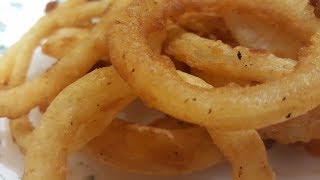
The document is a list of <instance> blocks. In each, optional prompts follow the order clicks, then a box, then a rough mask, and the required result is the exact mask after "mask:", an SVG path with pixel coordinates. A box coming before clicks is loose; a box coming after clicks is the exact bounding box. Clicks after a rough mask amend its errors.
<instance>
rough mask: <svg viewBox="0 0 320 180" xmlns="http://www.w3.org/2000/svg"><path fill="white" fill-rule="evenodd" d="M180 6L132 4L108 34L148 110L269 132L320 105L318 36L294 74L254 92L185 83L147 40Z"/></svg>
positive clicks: (113, 53)
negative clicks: (147, 36) (269, 127)
mask: <svg viewBox="0 0 320 180" xmlns="http://www.w3.org/2000/svg"><path fill="white" fill-rule="evenodd" d="M201 2H202V1H201ZM214 2H216V1H214ZM219 2H220V1H219ZM250 2H251V1H250ZM267 3H268V5H267ZM276 3H281V5H285V4H287V3H288V2H287V1H277V2H276ZM204 4H205V3H204ZM231 4H233V5H235V6H236V7H234V8H237V5H238V6H239V4H238V3H231ZM269 4H271V5H272V4H274V2H273V1H272V2H271V1H270V2H269V1H268V2H262V3H261V4H256V3H253V4H252V3H251V5H252V8H255V6H259V9H261V8H263V7H268V8H269V7H272V6H271V5H269ZM182 6H183V4H181V3H180V2H177V1H173V0H155V1H147V0H142V1H133V2H131V3H130V5H129V6H128V7H127V8H125V9H124V10H123V11H122V13H121V16H118V17H117V18H116V20H115V21H114V23H113V26H112V27H111V28H110V30H109V31H108V37H109V38H108V43H109V48H110V57H111V61H112V64H113V65H114V66H115V68H116V70H117V71H118V72H119V74H120V75H121V77H122V78H124V79H125V80H126V81H127V82H128V83H129V84H130V86H131V87H132V88H133V89H134V90H135V92H137V95H138V96H140V97H141V98H142V99H143V100H144V101H145V102H146V103H147V104H149V105H150V106H153V107H156V108H157V109H159V110H161V111H163V112H165V113H167V114H170V115H172V116H174V117H176V118H178V119H183V120H185V121H188V122H191V123H195V124H199V125H203V126H205V127H208V128H213V129H220V130H223V129H225V130H240V129H242V130H244V129H255V128H262V127H266V126H269V125H272V124H275V123H279V122H283V121H286V120H288V119H290V118H293V117H296V116H299V115H301V114H303V113H305V112H307V111H309V110H311V109H313V108H315V107H316V106H317V105H319V104H320V92H319V91H318V90H317V89H318V88H320V72H319V71H318V69H319V68H320V61H319V58H318V57H319V56H320V50H319V49H320V48H319V46H320V34H319V33H315V34H314V35H313V37H312V38H311V44H312V45H311V46H310V47H309V49H308V54H305V55H303V56H301V57H300V61H299V62H298V64H297V68H296V69H295V71H294V72H293V73H290V74H288V75H287V76H286V77H284V78H282V79H279V80H275V81H272V82H266V83H264V84H261V85H258V86H253V87H245V88H231V87H223V88H216V89H214V88H210V89H209V88H199V87H196V86H193V85H190V84H188V83H186V82H184V81H182V80H181V78H180V77H179V76H178V75H177V73H176V71H175V69H174V66H173V64H172V62H170V60H169V59H168V58H167V57H164V56H159V55H157V54H155V53H153V51H152V49H151V48H150V46H149V45H148V43H147V40H146V34H147V33H149V32H150V31H156V30H159V29H161V28H162V27H163V26H161V25H162V24H164V21H165V20H166V19H167V18H168V17H174V16H177V15H179V14H181V11H179V10H177V8H181V7H182ZM272 10H276V9H272ZM151 12H152V13H151ZM179 12H180V13H179ZM294 13H296V12H294ZM291 14H292V12H290V13H288V14H283V16H285V17H287V16H288V15H291ZM288 18H289V17H288ZM290 18H293V17H290ZM299 20H300V19H299ZM298 22H299V21H298ZM132 42H134V43H132ZM124 47H125V48H124ZM305 92H308V93H305ZM284 98H286V101H285V102H284V101H283V99H284ZM185 112H189V113H185Z"/></svg>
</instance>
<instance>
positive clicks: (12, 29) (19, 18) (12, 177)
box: [0, 0, 320, 180]
mask: <svg viewBox="0 0 320 180" xmlns="http://www.w3.org/2000/svg"><path fill="white" fill-rule="evenodd" d="M47 2H48V1H47V0H33V1H25V0H1V1H0V54H2V53H3V52H4V51H5V50H6V49H7V47H9V46H10V45H11V44H12V43H14V42H15V41H16V40H17V39H18V38H19V37H20V36H21V35H22V34H23V33H24V32H25V31H27V30H28V28H29V27H31V26H32V24H33V23H34V22H35V21H36V20H37V19H38V18H39V17H40V16H41V15H42V14H43V9H44V6H45V4H46V3H47ZM52 63H54V60H53V59H51V58H49V57H46V56H44V55H42V54H41V51H40V50H39V49H38V50H36V52H35V54H34V57H33V62H32V65H31V66H32V67H31V68H30V70H29V72H28V78H33V77H35V76H36V75H37V74H39V73H41V72H43V71H44V70H45V69H46V68H47V67H49V66H50V65H51V64H52ZM144 111H148V112H149V113H148V117H145V118H146V120H148V119H150V118H151V119H152V118H154V117H155V116H159V115H161V114H159V113H157V112H155V111H154V110H150V109H147V108H146V107H143V106H142V105H141V103H139V102H135V103H133V104H132V105H131V106H130V107H129V108H128V109H127V110H126V112H125V113H122V114H121V116H122V117H126V116H131V117H132V116H135V117H139V115H140V114H141V113H139V112H144ZM144 115H145V113H144ZM40 117H41V114H40V113H39V112H38V111H37V110H36V109H35V110H33V111H32V113H31V118H32V119H34V120H37V119H40ZM269 159H270V162H271V164H272V166H273V168H274V171H275V173H276V175H277V179H278V180H289V179H290V180H313V179H319V178H320V158H314V157H311V156H309V155H308V154H307V153H306V152H305V151H304V150H303V148H301V147H299V146H280V145H277V146H275V147H273V148H272V149H271V150H269ZM22 172H23V155H22V154H21V153H20V152H19V150H18V148H17V147H16V145H15V144H14V143H13V141H12V138H11V135H10V132H9V130H8V120H5V119H0V180H19V179H21V175H22ZM230 172H231V171H230V167H229V165H228V164H227V163H226V164H222V165H220V166H217V167H214V168H211V169H208V170H205V171H202V172H198V173H195V174H192V175H188V176H180V177H155V176H143V175H136V174H130V173H126V172H122V171H121V170H117V169H113V168H111V167H108V166H105V165H102V164H100V163H98V162H96V161H93V160H91V159H90V158H88V157H86V156H85V155H83V154H81V153H80V152H79V153H75V154H73V155H72V156H71V157H70V159H69V175H68V176H69V177H68V179H70V180H92V179H94V180H102V179H109V180H129V179H130V180H138V179H139V180H147V179H154V180H160V179H161V180H209V179H210V180H214V179H217V180H225V179H226V180H227V179H231V178H230ZM93 177H94V178H93Z"/></svg>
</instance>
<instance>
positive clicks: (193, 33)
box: [0, 0, 320, 180]
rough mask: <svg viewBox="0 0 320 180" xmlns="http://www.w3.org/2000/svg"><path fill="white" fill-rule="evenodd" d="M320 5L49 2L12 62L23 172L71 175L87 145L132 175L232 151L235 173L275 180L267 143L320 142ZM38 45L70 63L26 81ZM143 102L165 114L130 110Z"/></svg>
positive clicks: (205, 161) (10, 96)
mask: <svg viewBox="0 0 320 180" xmlns="http://www.w3.org/2000/svg"><path fill="white" fill-rule="evenodd" d="M318 9H319V6H318V2H315V1H312V2H309V1H308V0H274V1H272V0H254V1H251V0H233V1H231V0H224V1H216V0H204V1H200V0H152V1H150V0H116V1H113V0H109V1H88V0H68V1H66V2H64V3H58V2H50V3H49V4H48V5H47V8H46V14H45V15H44V16H43V17H42V18H41V19H39V21H38V22H37V23H36V24H35V25H34V26H33V27H32V28H31V29H30V30H29V31H28V32H27V33H26V34H25V35H24V36H23V37H22V38H21V39H20V40H19V41H18V42H17V43H16V44H14V45H13V46H12V47H11V48H9V49H8V51H7V52H6V53H5V54H4V56H3V57H2V58H1V60H0V116H1V117H8V118H10V119H12V120H11V121H10V129H11V133H12V136H13V138H14V140H15V142H16V143H17V145H18V146H19V147H20V150H21V151H22V152H23V153H24V154H25V169H24V175H23V179H24V180H42V179H49V180H62V179H66V175H67V157H68V155H69V154H70V153H71V152H74V151H79V150H82V151H83V152H85V153H87V154H88V155H90V156H92V157H93V158H94V159H96V160H98V161H102V162H104V163H106V164H109V165H111V166H114V167H116V168H120V169H124V170H126V171H129V172H136V173H143V174H157V175H180V174H186V173H193V172H195V171H199V170H203V169H206V168H208V167H211V166H214V165H216V164H218V163H220V162H223V161H225V159H226V160H228V161H230V163H231V165H232V177H233V179H235V180H236V179H237V180H246V179H266V180H269V179H275V177H276V174H275V173H274V172H273V170H272V168H271V166H270V164H269V162H268V157H267V153H266V148H265V145H264V140H270V139H271V140H273V141H276V142H278V143H281V144H293V143H297V142H303V143H308V142H312V143H310V144H308V146H307V148H308V149H309V150H310V151H315V148H318V146H315V145H313V144H317V143H316V142H317V141H315V140H317V139H319V138H320V135H319V130H320V123H319V119H320V113H319V112H320V111H319V105H320V92H319V91H318V89H319V88H320V71H319V69H320V59H319V57H320V21H319V20H318V18H317V16H318V14H319V13H317V12H318ZM38 46H40V47H41V49H42V52H43V53H44V54H46V55H48V56H51V57H53V58H56V59H57V62H56V63H55V64H54V65H53V66H52V67H50V68H49V69H48V70H47V71H46V72H44V73H42V74H41V75H39V76H38V77H35V78H34V79H32V80H26V73H27V71H28V69H29V66H30V62H31V56H32V54H33V52H34V50H35V49H36V48H37V47H38ZM318 92H319V93H318ZM135 99H140V100H142V101H143V102H144V103H145V105H147V106H150V107H152V108H154V109H157V110H159V111H161V112H162V113H164V114H166V117H165V118H162V119H157V120H155V121H154V122H152V123H150V124H147V125H142V124H140V123H139V122H136V123H129V122H125V121H124V120H120V119H119V118H117V114H118V113H119V112H121V111H122V110H123V109H124V108H125V107H126V106H128V105H129V104H130V103H131V102H132V101H134V100H135ZM37 106H39V107H40V109H41V110H42V111H43V116H42V118H41V123H40V126H39V127H33V126H32V124H31V123H30V122H29V119H28V113H29V112H30V111H31V110H32V109H33V108H35V107H37ZM314 147H315V148H314Z"/></svg>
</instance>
